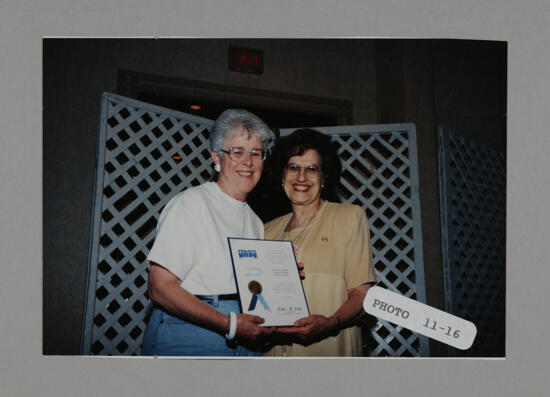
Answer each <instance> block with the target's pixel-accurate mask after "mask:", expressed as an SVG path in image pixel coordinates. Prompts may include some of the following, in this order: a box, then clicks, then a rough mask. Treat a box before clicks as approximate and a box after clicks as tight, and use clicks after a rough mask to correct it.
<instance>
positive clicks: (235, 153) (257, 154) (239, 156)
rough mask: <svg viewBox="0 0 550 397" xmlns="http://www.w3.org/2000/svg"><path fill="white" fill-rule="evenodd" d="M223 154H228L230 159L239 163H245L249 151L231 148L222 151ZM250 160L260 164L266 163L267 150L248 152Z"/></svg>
mask: <svg viewBox="0 0 550 397" xmlns="http://www.w3.org/2000/svg"><path fill="white" fill-rule="evenodd" d="M221 151H222V152H224V153H226V154H227V155H228V156H229V158H230V159H231V160H233V161H235V162H237V163H240V162H241V161H244V160H245V159H246V153H247V151H246V150H244V148H242V147H230V148H229V149H228V150H223V149H222V150H221ZM248 154H249V156H250V158H251V159H252V161H254V162H255V163H259V162H260V161H264V160H265V158H266V153H265V150H263V149H252V150H251V151H250V152H248Z"/></svg>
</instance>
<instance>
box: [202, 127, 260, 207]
mask: <svg viewBox="0 0 550 397" xmlns="http://www.w3.org/2000/svg"><path fill="white" fill-rule="evenodd" d="M235 147H239V148H242V149H244V151H245V152H246V156H245V158H244V160H242V161H240V162H236V161H234V160H232V159H231V158H230V157H229V155H228V154H227V153H225V152H222V153H219V154H218V153H216V152H212V158H213V159H214V162H215V163H216V164H220V175H219V177H218V185H219V186H220V189H221V190H222V191H223V192H225V193H227V194H228V195H230V196H231V197H233V198H234V199H236V200H239V201H245V200H246V196H247V195H248V193H250V192H251V191H252V189H254V187H255V186H256V184H257V183H258V181H259V180H260V176H261V175H262V169H263V166H264V163H263V161H262V160H261V159H260V160H253V159H252V156H250V151H251V150H252V149H256V150H262V149H263V145H262V141H261V140H260V138H259V137H258V135H257V134H254V133H252V134H249V133H248V132H247V131H246V130H243V129H242V128H241V129H239V130H238V131H237V132H236V133H235V134H234V135H232V136H231V137H230V138H228V139H226V141H225V144H224V148H223V150H226V151H229V148H235Z"/></svg>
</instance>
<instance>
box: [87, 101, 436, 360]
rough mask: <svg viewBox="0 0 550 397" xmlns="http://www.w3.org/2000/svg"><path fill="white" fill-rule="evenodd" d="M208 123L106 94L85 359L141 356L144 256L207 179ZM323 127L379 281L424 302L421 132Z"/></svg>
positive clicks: (379, 349) (391, 348)
mask: <svg viewBox="0 0 550 397" xmlns="http://www.w3.org/2000/svg"><path fill="white" fill-rule="evenodd" d="M211 125H212V121H211V120H206V119H202V118H198V117H194V116H191V115H187V114H184V113H180V112H175V111H172V110H169V109H164V108H160V107H157V106H153V105H150V104H146V103H143V102H138V101H135V100H131V99H128V98H124V97H120V96H116V95H113V94H104V96H103V101H102V111H101V120H100V134H99V140H98V160H97V163H98V166H97V175H96V191H95V200H94V216H93V224H92V232H91V233H92V234H91V243H90V263H89V277H88V293H87V300H86V308H85V321H84V327H83V343H82V353H83V354H94V355H138V354H140V345H141V339H142V336H143V331H144V329H145V324H146V321H147V319H148V318H147V316H148V314H149V312H150V302H149V301H148V299H147V298H146V288H147V264H146V261H145V258H146V256H147V253H148V251H149V249H150V247H151V245H152V243H153V240H154V235H155V233H154V230H155V226H156V220H157V217H158V215H159V213H160V210H161V209H162V207H163V206H164V205H165V204H166V203H167V201H168V200H169V199H170V198H171V197H172V196H173V195H174V194H176V193H177V192H179V191H181V190H184V189H185V188H187V187H189V186H194V185H198V184H200V183H203V182H205V181H206V180H208V179H209V178H210V172H211V169H212V165H211V159H210V154H209V151H208V141H207V140H208V129H209V128H210V126H211ZM319 130H321V131H323V132H325V133H327V134H330V135H331V136H332V139H333V140H334V141H335V144H336V145H338V148H339V153H340V155H341V157H342V159H343V163H344V169H343V171H344V172H343V177H342V180H341V186H340V193H341V196H342V198H343V201H345V202H353V203H356V204H359V205H361V206H362V207H363V208H365V209H366V211H367V215H368V217H369V221H370V225H371V232H372V244H373V251H374V258H375V263H376V270H377V275H378V277H379V280H380V284H381V285H382V286H385V287H386V288H389V289H392V290H394V291H399V292H401V293H403V294H404V295H406V296H409V297H412V298H415V299H418V300H420V301H425V296H424V275H423V260H422V248H421V247H422V244H421V228H420V210H419V208H420V207H419V201H418V175H417V157H416V137H415V131H414V126H412V125H407V124H405V125H403V124H395V125H381V126H354V127H330V128H319ZM285 131H286V132H285ZM287 132H288V131H287V130H284V131H281V134H282V135H284V134H285V133H287ZM369 335H370V338H371V340H370V343H368V346H369V347H372V349H370V351H369V355H374V356H386V355H389V356H418V355H423V356H426V355H428V354H429V352H428V344H427V340H426V338H424V337H418V336H417V335H416V334H413V333H411V332H409V331H408V330H405V329H401V328H400V327H395V326H393V325H391V324H389V323H386V322H379V323H376V324H375V325H374V326H373V327H372V332H370V333H369Z"/></svg>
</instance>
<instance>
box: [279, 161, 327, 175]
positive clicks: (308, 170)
mask: <svg viewBox="0 0 550 397" xmlns="http://www.w3.org/2000/svg"><path fill="white" fill-rule="evenodd" d="M302 170H304V172H305V174H306V176H307V177H308V178H314V177H316V176H318V175H319V172H320V171H321V170H320V169H319V167H318V166H316V165H308V166H306V167H300V166H299V165H298V164H294V163H289V164H287V165H286V173H287V175H288V176H296V175H298V174H300V173H301V172H302Z"/></svg>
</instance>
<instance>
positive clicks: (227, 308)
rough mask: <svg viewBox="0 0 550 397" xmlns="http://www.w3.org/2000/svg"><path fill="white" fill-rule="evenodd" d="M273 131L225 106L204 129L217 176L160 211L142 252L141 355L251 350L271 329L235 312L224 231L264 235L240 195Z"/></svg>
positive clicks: (254, 177) (257, 171) (252, 181)
mask: <svg viewBox="0 0 550 397" xmlns="http://www.w3.org/2000/svg"><path fill="white" fill-rule="evenodd" d="M272 138H273V133H272V132H271V131H270V130H269V128H268V127H267V126H266V125H265V123H264V122H263V121H262V120H260V119H259V118H258V117H257V116H255V115H254V114H252V113H250V112H247V111H245V110H240V109H229V110H226V111H225V112H223V113H222V114H221V115H220V116H219V118H218V119H217V120H216V122H215V123H214V126H213V127H212V130H211V135H210V148H211V155H212V159H213V160H214V169H215V170H216V172H217V173H218V177H217V180H216V182H207V183H205V184H202V185H200V186H196V187H191V188H188V189H187V190H185V191H183V192H181V193H179V194H177V195H176V196H175V197H173V198H172V199H171V200H170V201H169V202H168V204H167V205H166V206H165V207H164V209H163V210H162V213H161V215H160V218H159V223H158V227H157V236H156V238H155V242H154V244H153V247H152V248H151V251H150V252H149V256H148V257H147V260H148V262H149V284H148V287H149V289H148V292H149V297H150V299H151V300H152V301H153V302H154V303H155V308H154V310H153V313H152V315H151V318H150V320H149V322H148V324H147V328H146V331H145V335H144V339H143V348H142V353H143V354H144V355H155V356H161V355H169V356H234V355H256V354H258V353H257V352H256V351H255V346H259V345H260V344H261V343H262V340H263V339H264V338H265V337H267V336H269V334H270V333H271V330H270V329H269V328H265V327H262V326H260V324H261V323H263V322H264V320H263V318H261V317H259V316H255V315H250V314H241V313H239V301H238V296H237V289H236V285H235V280H234V276H233V268H232V264H231V259H230V254H229V247H228V244H227V237H242V238H263V237H264V234H263V223H262V221H261V220H260V218H259V217H258V216H257V215H256V214H255V213H254V211H253V210H252V209H251V208H250V207H249V206H248V204H247V203H246V197H247V195H248V193H249V192H250V191H251V190H252V189H254V187H255V186H256V184H257V183H258V181H259V179H260V176H261V173H262V169H263V161H264V159H265V157H266V151H267V148H268V145H269V143H270V142H271V140H272ZM237 341H238V342H237Z"/></svg>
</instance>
